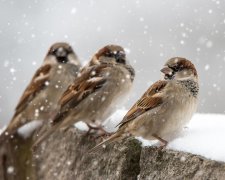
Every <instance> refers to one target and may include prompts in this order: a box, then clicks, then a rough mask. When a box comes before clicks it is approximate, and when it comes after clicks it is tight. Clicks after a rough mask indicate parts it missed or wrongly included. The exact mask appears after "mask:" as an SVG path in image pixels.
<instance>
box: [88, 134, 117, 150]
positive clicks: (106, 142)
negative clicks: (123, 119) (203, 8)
mask: <svg viewBox="0 0 225 180" xmlns="http://www.w3.org/2000/svg"><path fill="white" fill-rule="evenodd" d="M120 138H121V133H119V132H116V133H115V134H113V135H112V136H110V137H109V138H108V139H106V140H105V141H103V142H101V143H99V144H98V145H96V146H95V147H93V148H92V149H90V150H89V151H88V153H95V152H97V151H99V150H100V149H101V148H102V147H103V146H107V145H109V144H111V143H112V142H114V141H116V140H118V139H120Z"/></svg>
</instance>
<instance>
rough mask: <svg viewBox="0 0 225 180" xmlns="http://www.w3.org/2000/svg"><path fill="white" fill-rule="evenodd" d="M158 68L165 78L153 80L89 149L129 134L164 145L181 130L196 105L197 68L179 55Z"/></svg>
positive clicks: (97, 147) (95, 149) (197, 89)
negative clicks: (110, 131)
mask: <svg viewBox="0 0 225 180" xmlns="http://www.w3.org/2000/svg"><path fill="white" fill-rule="evenodd" d="M161 71H162V72H163V73H164V80H160V81H157V82H156V83H154V84H153V85H152V86H151V87H150V88H149V89H148V90H147V91H146V92H145V93H144V95H143V96H142V97H141V98H140V99H139V100H138V101H137V102H136V103H135V104H134V106H133V107H132V108H131V109H130V110H129V111H128V112H127V114H126V115H125V117H124V118H123V120H122V121H121V122H120V123H119V125H118V126H119V129H118V130H117V131H116V132H115V133H114V134H113V135H112V136H111V137H109V138H108V139H107V140H105V141H103V142H102V143H100V144H99V145H97V146H96V147H94V148H93V149H92V150H90V152H94V151H97V150H99V149H100V148H101V147H102V145H107V144H110V143H112V142H114V141H117V140H119V139H122V138H125V137H128V136H130V135H132V136H141V137H143V138H145V139H149V140H154V139H157V140H159V141H160V142H161V143H162V144H163V145H166V144H167V142H168V140H170V139H173V138H174V137H175V136H176V135H177V133H178V132H180V131H181V130H182V128H183V127H184V125H185V124H186V123H187V122H188V121H189V120H190V119H191V117H192V115H193V114H194V112H195V111H196V108H197V102H198V91H199V86H198V75H197V71H196V69H195V67H194V65H193V64H192V63H191V62H190V61H189V60H187V59H185V58H180V57H176V58H171V59H170V60H168V61H167V63H166V64H165V67H164V68H163V69H162V70H161Z"/></svg>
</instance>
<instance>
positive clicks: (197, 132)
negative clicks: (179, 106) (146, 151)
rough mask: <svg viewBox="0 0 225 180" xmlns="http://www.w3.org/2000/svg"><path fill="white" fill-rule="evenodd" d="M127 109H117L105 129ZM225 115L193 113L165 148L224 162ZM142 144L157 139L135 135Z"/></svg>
mask: <svg viewBox="0 0 225 180" xmlns="http://www.w3.org/2000/svg"><path fill="white" fill-rule="evenodd" d="M126 112H127V110H125V109H120V110H117V111H116V112H115V113H114V114H113V115H112V116H111V117H110V118H108V119H107V120H106V121H105V122H104V123H103V125H104V127H105V129H106V130H107V131H109V132H113V131H115V130H116V128H115V126H116V125H117V124H118V123H119V122H120V121H121V120H122V118H123V116H124V115H125V114H126ZM223 137H225V115H221V114H195V115H194V116H193V118H192V120H191V121H190V122H189V124H187V127H185V128H184V130H183V132H182V133H181V134H180V135H179V137H177V138H176V139H174V140H173V141H171V142H169V144H168V146H167V148H168V149H173V150H178V151H184V152H189V153H192V154H197V155H201V156H204V157H206V158H208V159H212V160H217V161H224V162H225V153H224V152H225V143H224V139H223ZM137 139H139V140H140V141H141V142H142V145H143V146H150V145H155V144H156V143H157V141H148V140H144V139H142V138H140V137H137Z"/></svg>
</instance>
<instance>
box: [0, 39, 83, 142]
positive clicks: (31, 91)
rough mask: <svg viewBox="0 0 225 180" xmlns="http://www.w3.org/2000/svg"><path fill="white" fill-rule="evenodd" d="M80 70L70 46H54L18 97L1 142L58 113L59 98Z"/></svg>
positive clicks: (56, 44) (60, 44)
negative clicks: (19, 130)
mask: <svg viewBox="0 0 225 180" xmlns="http://www.w3.org/2000/svg"><path fill="white" fill-rule="evenodd" d="M79 69H80V62H79V60H78V57H77V55H76V54H75V53H74V51H73V49H72V47H71V46H70V45H69V44H67V43H62V42H60V43H55V44H53V45H52V46H51V47H50V49H49V51H48V53H47V55H46V57H45V59H44V62H43V64H42V66H41V67H40V68H39V69H38V70H37V71H36V73H35V74H34V76H33V78H32V80H31V82H30V84H29V85H28V86H27V88H26V89H25V91H24V93H23V95H22V97H21V98H20V100H19V103H18V104H17V106H16V109H15V114H14V116H13V118H12V120H11V121H10V123H9V125H8V127H7V128H6V130H5V131H4V132H3V133H2V134H1V136H0V142H2V141H4V140H7V139H8V138H12V136H13V135H14V134H15V133H16V132H17V130H18V129H19V128H20V127H22V126H23V125H25V124H28V123H30V122H33V121H35V120H44V121H46V120H49V121H50V120H51V119H52V118H53V116H55V113H57V111H58V110H59V109H58V108H59V106H58V105H57V102H58V100H59V98H60V97H61V96H62V94H63V92H64V91H65V90H66V88H67V87H68V86H69V84H71V83H72V82H73V81H74V79H75V77H76V76H77V74H78V71H79Z"/></svg>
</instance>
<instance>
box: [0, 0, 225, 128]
mask: <svg viewBox="0 0 225 180" xmlns="http://www.w3.org/2000/svg"><path fill="white" fill-rule="evenodd" d="M224 9H225V1H219V0H198V1H196V0H182V1H181V0H173V1H171V0H157V1H156V0H154V1H153V0H107V1H105V0H86V1H82V0H80V1H78V0H45V1H41V0H29V1H27V0H20V1H17V0H0V52H1V56H0V83H1V87H0V127H2V126H3V125H5V124H6V123H7V122H8V121H9V120H10V118H11V117H12V115H13V112H14V108H15V106H16V104H17V102H18V99H19V98H20V96H21V94H22V92H23V91H24V89H25V87H26V86H27V84H28V83H29V81H30V80H31V77H32V76H33V74H34V72H35V71H36V69H37V68H38V67H39V66H40V65H41V63H42V61H43V58H44V56H45V54H46V52H47V50H48V48H49V46H50V45H51V44H52V43H54V42H56V41H66V42H69V43H70V44H71V45H72V46H73V48H74V50H75V52H76V53H77V54H78V56H79V58H80V59H81V61H82V63H83V64H85V63H86V62H87V61H89V60H90V58H91V56H92V55H93V54H94V53H95V52H96V51H97V50H98V49H99V48H101V47H103V46H105V45H106V44H119V45H122V46H123V47H125V48H126V51H127V53H128V58H129V60H130V63H131V64H132V65H133V66H134V67H135V69H136V74H137V76H136V79H135V85H134V88H133V92H132V94H131V96H130V99H129V101H128V102H127V104H126V107H127V108H129V107H130V106H131V105H132V104H133V103H134V102H135V101H136V100H137V99H138V98H139V97H140V96H141V95H142V93H143V92H144V91H145V90H146V89H147V88H148V87H149V86H150V85H151V84H152V83H153V82H155V81H156V80H158V79H159V78H161V74H160V71H159V70H160V68H161V67H162V66H163V64H164V63H165V61H166V60H167V59H169V58H171V57H173V56H182V57H186V58H188V59H190V60H191V61H192V62H193V63H194V64H195V65H196V67H197V70H198V72H199V77H200V82H201V87H200V88H201V89H200V90H201V96H200V105H199V109H198V111H199V112H201V113H225V102H223V99H225V93H224V92H225V83H224V79H225V11H224Z"/></svg>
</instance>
